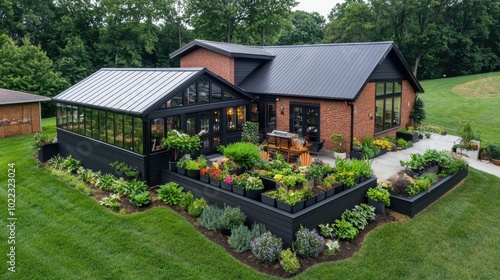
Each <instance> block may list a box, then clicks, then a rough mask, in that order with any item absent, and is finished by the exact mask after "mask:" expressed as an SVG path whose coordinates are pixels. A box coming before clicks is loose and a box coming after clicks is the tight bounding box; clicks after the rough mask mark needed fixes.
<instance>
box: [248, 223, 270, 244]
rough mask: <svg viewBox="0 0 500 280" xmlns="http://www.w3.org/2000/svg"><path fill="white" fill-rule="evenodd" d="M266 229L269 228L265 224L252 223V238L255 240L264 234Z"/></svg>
mask: <svg viewBox="0 0 500 280" xmlns="http://www.w3.org/2000/svg"><path fill="white" fill-rule="evenodd" d="M266 231H267V229H266V226H265V225H264V224H256V223H254V224H253V225H252V230H251V234H252V238H251V240H254V239H255V238H257V237H259V236H261V235H263V234H264V233H265V232H266Z"/></svg>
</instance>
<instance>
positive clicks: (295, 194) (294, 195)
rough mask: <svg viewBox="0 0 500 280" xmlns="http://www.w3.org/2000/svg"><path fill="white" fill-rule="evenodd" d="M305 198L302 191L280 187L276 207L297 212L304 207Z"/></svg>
mask: <svg viewBox="0 0 500 280" xmlns="http://www.w3.org/2000/svg"><path fill="white" fill-rule="evenodd" d="M304 202H305V201H304V198H303V196H302V192H301V191H300V190H298V191H291V190H286V189H285V188H279V189H278V199H277V200H276V207H278V209H281V210H283V211H286V212H289V213H295V212H298V211H300V210H302V209H304Z"/></svg>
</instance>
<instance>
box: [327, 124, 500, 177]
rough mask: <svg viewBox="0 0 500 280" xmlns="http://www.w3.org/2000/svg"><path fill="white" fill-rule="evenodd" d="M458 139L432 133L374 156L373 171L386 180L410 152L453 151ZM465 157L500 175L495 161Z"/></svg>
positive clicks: (474, 164) (480, 168)
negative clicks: (403, 147) (428, 137)
mask: <svg viewBox="0 0 500 280" xmlns="http://www.w3.org/2000/svg"><path fill="white" fill-rule="evenodd" d="M458 140H459V137H458V136H453V135H441V134H437V133H432V135H431V138H430V139H426V138H424V139H421V140H420V141H419V142H417V143H415V144H414V145H413V147H411V148H408V149H405V150H401V151H397V152H388V153H387V154H385V155H382V156H379V157H376V158H374V159H373V160H372V168H373V171H374V172H375V176H377V178H378V180H379V181H385V180H387V179H389V178H390V177H391V176H393V175H395V174H397V173H398V171H400V170H401V169H402V167H401V164H400V163H399V161H400V160H403V161H408V160H410V154H415V153H420V154H423V153H425V151H426V150H427V149H436V150H438V151H442V150H446V151H451V147H452V146H453V144H454V143H458ZM319 158H320V159H321V160H322V161H324V162H327V163H329V164H332V165H335V159H334V158H333V157H331V156H326V155H323V154H321V155H320V156H319ZM463 158H464V159H465V160H466V161H467V162H468V163H469V166H470V167H472V168H475V169H478V170H481V171H484V172H486V173H489V174H492V175H495V176H497V177H500V167H499V166H495V165H494V164H493V163H489V162H483V161H481V160H478V159H472V158H469V157H466V156H464V157H463Z"/></svg>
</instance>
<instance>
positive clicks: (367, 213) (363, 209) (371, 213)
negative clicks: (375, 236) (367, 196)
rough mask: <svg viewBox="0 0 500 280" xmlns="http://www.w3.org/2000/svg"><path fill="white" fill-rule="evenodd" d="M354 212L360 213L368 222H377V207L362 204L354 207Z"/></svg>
mask: <svg viewBox="0 0 500 280" xmlns="http://www.w3.org/2000/svg"><path fill="white" fill-rule="evenodd" d="M353 211H356V212H360V213H361V214H362V215H363V216H364V217H365V219H366V220H367V221H373V220H375V207H373V206H370V205H367V204H364V203H361V204H360V205H356V206H354V209H353Z"/></svg>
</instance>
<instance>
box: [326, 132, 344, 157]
mask: <svg viewBox="0 0 500 280" xmlns="http://www.w3.org/2000/svg"><path fill="white" fill-rule="evenodd" d="M330 138H332V140H333V144H334V145H335V146H336V147H335V149H333V157H334V158H346V157H347V154H346V152H345V149H344V147H342V143H343V142H344V141H345V138H344V136H343V135H342V134H339V133H334V134H332V135H331V136H330Z"/></svg>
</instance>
